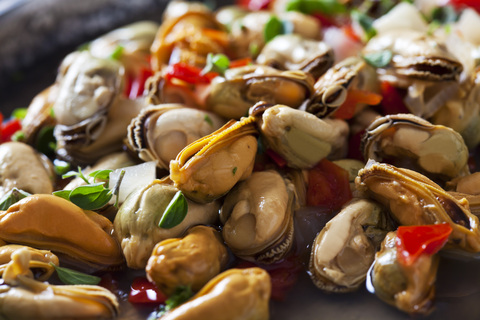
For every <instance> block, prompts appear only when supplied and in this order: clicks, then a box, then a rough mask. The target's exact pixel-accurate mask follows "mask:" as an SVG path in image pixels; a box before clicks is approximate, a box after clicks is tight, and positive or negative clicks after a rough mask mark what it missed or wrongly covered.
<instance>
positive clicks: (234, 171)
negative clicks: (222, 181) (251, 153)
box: [232, 167, 238, 175]
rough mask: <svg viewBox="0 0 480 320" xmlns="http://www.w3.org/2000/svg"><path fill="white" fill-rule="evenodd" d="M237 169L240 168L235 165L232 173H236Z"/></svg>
mask: <svg viewBox="0 0 480 320" xmlns="http://www.w3.org/2000/svg"><path fill="white" fill-rule="evenodd" d="M237 170H238V168H237V167H234V168H233V169H232V173H233V175H235V173H237Z"/></svg>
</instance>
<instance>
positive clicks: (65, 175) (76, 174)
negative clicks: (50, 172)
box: [62, 167, 90, 183]
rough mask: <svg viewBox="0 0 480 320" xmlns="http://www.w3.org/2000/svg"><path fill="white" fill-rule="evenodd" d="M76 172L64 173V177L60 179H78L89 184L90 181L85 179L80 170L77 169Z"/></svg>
mask: <svg viewBox="0 0 480 320" xmlns="http://www.w3.org/2000/svg"><path fill="white" fill-rule="evenodd" d="M77 170H78V171H69V172H67V173H65V174H64V175H62V179H68V178H72V177H80V178H82V180H83V181H85V182H86V183H90V181H88V179H87V177H85V175H84V174H83V172H82V168H80V167H77Z"/></svg>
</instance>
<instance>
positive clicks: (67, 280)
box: [50, 262, 102, 285]
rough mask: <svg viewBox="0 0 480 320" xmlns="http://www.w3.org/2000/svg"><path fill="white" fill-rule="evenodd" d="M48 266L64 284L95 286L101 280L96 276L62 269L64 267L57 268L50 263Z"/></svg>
mask: <svg viewBox="0 0 480 320" xmlns="http://www.w3.org/2000/svg"><path fill="white" fill-rule="evenodd" d="M50 265H51V266H53V267H54V268H55V271H56V272H57V275H58V278H59V279H60V281H62V282H63V283H64V284H88V285H96V284H99V283H100V281H101V280H102V279H101V278H100V277H97V276H92V275H90V274H86V273H83V272H79V271H76V270H72V269H68V268H64V267H59V266H57V265H56V264H54V263H52V262H50Z"/></svg>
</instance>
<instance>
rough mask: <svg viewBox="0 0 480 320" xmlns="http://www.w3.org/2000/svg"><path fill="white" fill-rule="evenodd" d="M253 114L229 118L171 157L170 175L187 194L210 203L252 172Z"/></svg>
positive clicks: (254, 133) (253, 146) (254, 135)
mask: <svg viewBox="0 0 480 320" xmlns="http://www.w3.org/2000/svg"><path fill="white" fill-rule="evenodd" d="M256 134H257V129H256V128H255V125H254V118H253V117H248V118H242V119H241V120H240V121H235V120H230V121H229V122H228V123H227V124H225V125H224V126H223V127H221V128H220V129H218V130H216V131H215V132H213V133H211V134H209V135H208V136H205V137H203V138H201V139H199V140H197V141H194V142H193V143H191V144H189V145H188V146H186V147H185V148H184V149H183V150H182V151H181V152H180V153H179V154H178V155H177V158H176V159H175V160H172V161H170V178H171V179H172V181H173V182H174V183H175V187H176V188H178V189H179V190H181V191H182V192H183V193H184V194H185V196H187V197H188V198H190V199H192V200H194V201H197V202H199V203H207V202H210V201H213V200H215V199H218V198H220V197H222V196H223V195H225V194H226V193H227V192H228V191H229V190H230V189H231V188H232V187H233V186H234V185H235V184H236V183H237V182H238V181H241V180H244V179H246V178H248V177H249V176H250V174H251V173H252V170H253V165H254V162H255V155H256V152H257V138H256Z"/></svg>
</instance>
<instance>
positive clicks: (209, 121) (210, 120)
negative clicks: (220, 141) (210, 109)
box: [203, 114, 213, 127]
mask: <svg viewBox="0 0 480 320" xmlns="http://www.w3.org/2000/svg"><path fill="white" fill-rule="evenodd" d="M203 120H205V122H206V123H208V124H209V125H210V126H212V127H213V121H212V118H210V117H209V116H208V114H206V115H205V117H204V118H203Z"/></svg>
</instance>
